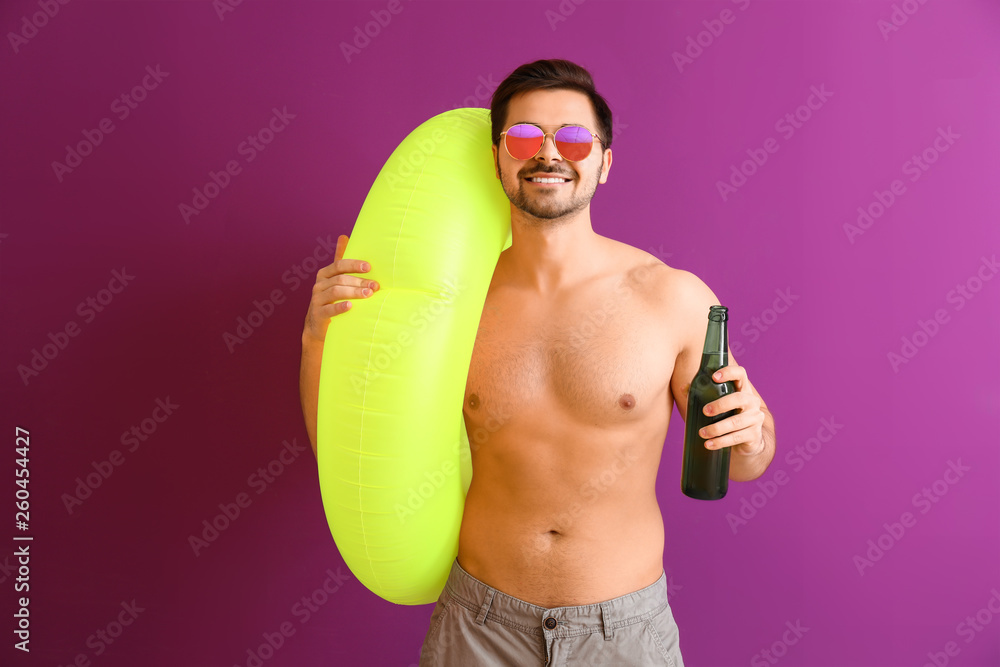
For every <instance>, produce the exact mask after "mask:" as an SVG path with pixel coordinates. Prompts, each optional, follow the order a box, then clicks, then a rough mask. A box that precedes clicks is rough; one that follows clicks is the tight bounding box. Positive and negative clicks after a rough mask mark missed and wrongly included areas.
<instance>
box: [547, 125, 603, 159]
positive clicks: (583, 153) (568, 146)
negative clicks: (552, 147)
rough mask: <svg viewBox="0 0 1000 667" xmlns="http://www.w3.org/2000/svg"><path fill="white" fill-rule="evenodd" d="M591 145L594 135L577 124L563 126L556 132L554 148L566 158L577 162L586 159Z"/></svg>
mask: <svg viewBox="0 0 1000 667" xmlns="http://www.w3.org/2000/svg"><path fill="white" fill-rule="evenodd" d="M593 145H594V136H593V135H592V134H591V133H590V131H589V130H587V129H586V128H583V127H580V126H579V125H571V126H569V127H563V128H560V129H559V131H558V132H556V148H558V149H559V153H560V154H562V156H563V157H564V158H566V159H567V160H573V161H574V162H578V161H580V160H583V159H586V157H587V156H588V155H590V148H591V147H592V146H593Z"/></svg>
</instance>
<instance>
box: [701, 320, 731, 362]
mask: <svg viewBox="0 0 1000 667" xmlns="http://www.w3.org/2000/svg"><path fill="white" fill-rule="evenodd" d="M728 365H729V330H728V327H727V326H726V320H723V321H721V322H717V321H715V320H711V319H710V320H709V321H708V332H707V333H706V334H705V347H704V349H703V350H702V352H701V367H702V368H705V369H708V368H711V369H712V370H713V371H714V370H718V369H719V368H722V367H724V366H728Z"/></svg>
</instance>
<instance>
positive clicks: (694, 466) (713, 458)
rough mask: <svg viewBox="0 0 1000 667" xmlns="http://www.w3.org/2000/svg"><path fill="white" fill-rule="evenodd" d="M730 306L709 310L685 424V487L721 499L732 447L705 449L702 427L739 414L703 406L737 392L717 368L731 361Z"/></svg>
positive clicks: (698, 495) (690, 492)
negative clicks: (715, 412) (721, 379)
mask: <svg viewBox="0 0 1000 667" xmlns="http://www.w3.org/2000/svg"><path fill="white" fill-rule="evenodd" d="M728 312H729V311H728V309H727V308H726V307H725V306H712V307H710V308H709V310H708V331H707V332H706V334H705V347H704V349H703V350H702V354H701V367H699V368H698V373H697V374H696V375H695V376H694V379H693V380H691V390H690V391H689V392H688V407H687V422H686V423H685V425H684V462H683V465H682V466H681V491H683V492H684V495H686V496H689V497H691V498H697V499H699V500H719V499H720V498H722V497H724V496H725V495H726V491H727V490H728V489H729V450H730V448H729V447H723V448H722V449H705V439H704V438H702V437H701V436H700V435H698V431H700V430H701V429H702V428H704V427H706V426H708V425H709V424H714V423H715V422H718V421H722V420H723V419H726V418H727V417H731V416H733V415H735V414H736V413H737V412H739V410H738V409H737V410H730V411H729V412H725V413H722V414H719V415H711V416H708V415H706V414H705V413H704V412H703V410H704V409H705V406H706V405H708V404H709V403H711V402H712V401H714V400H716V399H718V398H721V397H722V396H725V395H726V394H732V393H735V392H736V385H735V384H733V383H732V382H716V381H715V380H713V379H712V374H713V373H715V371H717V370H719V369H720V368H723V367H724V366H728V365H729V333H728V329H727V327H726V320H727V319H728Z"/></svg>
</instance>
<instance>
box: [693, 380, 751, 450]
mask: <svg viewBox="0 0 1000 667" xmlns="http://www.w3.org/2000/svg"><path fill="white" fill-rule="evenodd" d="M712 380H713V381H715V382H732V383H733V384H734V385H735V387H736V392H735V393H732V394H727V395H725V396H723V397H722V398H718V399H716V400H714V401H712V402H711V403H709V404H707V405H706V406H705V408H704V413H705V414H706V415H708V416H714V415H719V414H722V413H724V412H729V411H731V410H737V411H738V412H737V414H735V415H732V416H731V417H727V418H725V419H723V420H721V421H718V422H716V423H714V424H711V425H709V426H705V427H703V428H702V429H701V430H700V431H699V432H698V434H699V435H700V436H701V437H703V438H705V447H706V448H708V449H721V448H722V447H735V448H736V451H738V452H740V453H741V454H746V455H749V456H753V455H756V454H760V453H761V452H762V451H764V431H763V425H764V412H763V411H762V410H761V405H762V403H761V400H760V397H759V396H758V395H757V394H756V393H755V392H754V391H753V388H752V387H751V385H750V381H749V380H748V379H747V371H746V369H745V368H743V367H742V366H738V365H736V364H732V365H729V366H725V367H723V368H720V369H719V370H717V371H716V372H715V373H714V374H713V375H712Z"/></svg>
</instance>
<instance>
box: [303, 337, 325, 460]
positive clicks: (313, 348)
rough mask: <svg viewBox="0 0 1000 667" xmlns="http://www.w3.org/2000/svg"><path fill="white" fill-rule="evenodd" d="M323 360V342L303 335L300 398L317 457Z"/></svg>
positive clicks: (310, 439) (311, 442)
mask: <svg viewBox="0 0 1000 667" xmlns="http://www.w3.org/2000/svg"><path fill="white" fill-rule="evenodd" d="M322 359H323V341H321V340H318V339H316V338H314V337H312V336H310V335H308V334H305V333H304V334H303V335H302V364H301V366H300V367H299V396H300V397H301V399H302V414H303V416H304V417H305V419H306V431H308V432H309V442H310V444H312V450H313V455H314V456H315V455H316V413H317V412H318V410H319V368H320V361H321V360H322Z"/></svg>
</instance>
